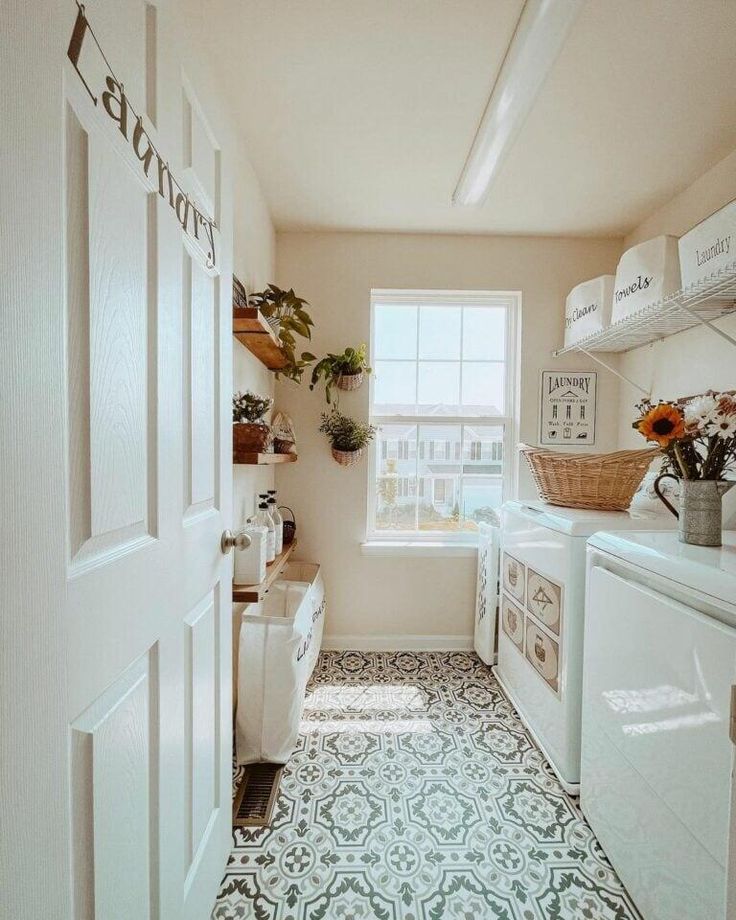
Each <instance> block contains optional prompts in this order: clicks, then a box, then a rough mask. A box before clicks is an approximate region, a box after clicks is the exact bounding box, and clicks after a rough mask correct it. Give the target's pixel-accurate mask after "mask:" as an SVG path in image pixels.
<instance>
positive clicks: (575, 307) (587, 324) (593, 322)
mask: <svg viewBox="0 0 736 920" xmlns="http://www.w3.org/2000/svg"><path fill="white" fill-rule="evenodd" d="M614 280H615V279H614V276H613V275H601V276H600V278H592V279H591V280H590V281H583V283H582V284H578V285H577V287H574V288H573V289H572V290H571V291H570V293H569V294H568V295H567V300H566V301H565V345H572V344H573V343H574V342H579V341H580V339H584V338H585V337H586V336H588V335H592V334H593V333H594V332H600V331H601V330H602V329H606V328H607V327H608V326H610V325H611V303H612V301H613V283H614Z"/></svg>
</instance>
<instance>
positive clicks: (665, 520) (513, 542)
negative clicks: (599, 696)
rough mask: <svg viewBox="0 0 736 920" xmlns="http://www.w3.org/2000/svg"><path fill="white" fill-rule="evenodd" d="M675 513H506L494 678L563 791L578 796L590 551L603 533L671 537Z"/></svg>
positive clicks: (526, 505) (538, 506)
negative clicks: (632, 532) (592, 537)
mask: <svg viewBox="0 0 736 920" xmlns="http://www.w3.org/2000/svg"><path fill="white" fill-rule="evenodd" d="M675 524H676V522H675V519H674V518H672V517H671V515H669V514H662V515H655V514H652V515H650V516H647V517H638V518H633V517H631V516H630V515H629V514H628V513H627V512H615V511H584V510H580V509H577V508H559V507H557V506H555V505H548V504H546V503H545V502H541V501H531V502H519V501H514V502H506V503H505V504H504V506H503V508H502V509H501V549H502V555H501V597H500V625H499V632H498V664H497V666H496V667H495V668H494V671H495V674H496V677H497V678H498V680H499V682H500V684H501V686H502V687H503V689H504V690H505V691H506V693H507V695H508V696H509V698H510V699H511V701H512V702H513V703H514V705H515V706H516V708H517V709H518V711H519V714H520V715H521V717H522V719H523V720H524V723H525V724H526V725H527V727H528V728H529V730H530V731H531V733H532V735H534V738H535V740H536V741H537V743H538V744H539V746H540V748H541V749H542V751H543V752H544V754H545V756H546V757H547V759H548V760H549V762H550V764H551V765H552V768H553V769H554V771H555V773H556V774H557V777H558V779H559V780H560V782H561V783H562V786H563V787H564V789H566V790H567V791H568V792H570V793H577V792H579V790H580V707H581V694H582V674H583V626H584V606H585V544H586V541H587V539H588V537H589V536H590V535H591V534H593V533H595V532H596V531H598V530H671V529H672V528H673V526H674V525H675Z"/></svg>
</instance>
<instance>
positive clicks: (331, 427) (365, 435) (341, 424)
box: [319, 409, 376, 453]
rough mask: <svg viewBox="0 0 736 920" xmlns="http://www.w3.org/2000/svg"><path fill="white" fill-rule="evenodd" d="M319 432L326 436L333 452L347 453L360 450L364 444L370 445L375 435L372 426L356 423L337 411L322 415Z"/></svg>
mask: <svg viewBox="0 0 736 920" xmlns="http://www.w3.org/2000/svg"><path fill="white" fill-rule="evenodd" d="M319 430H320V431H321V432H322V433H323V434H326V435H327V438H328V439H329V442H330V445H331V447H332V448H333V450H341V451H346V452H348V453H352V452H353V451H356V450H362V448H364V447H365V446H366V444H370V442H371V441H372V440H373V438H374V436H375V433H376V428H375V426H374V425H367V424H365V423H364V422H358V421H356V420H355V419H354V418H350V417H349V416H347V415H343V414H342V413H341V412H339V411H338V410H337V409H333V410H332V412H329V413H327V412H323V413H322V423H321V425H320V426H319Z"/></svg>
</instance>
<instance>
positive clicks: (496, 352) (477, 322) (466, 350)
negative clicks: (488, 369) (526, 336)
mask: <svg viewBox="0 0 736 920" xmlns="http://www.w3.org/2000/svg"><path fill="white" fill-rule="evenodd" d="M505 356H506V310H505V309H504V308H503V307H465V310H464V314H463V358H464V359H465V360H466V361H503V360H504V358H505Z"/></svg>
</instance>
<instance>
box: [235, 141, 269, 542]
mask: <svg viewBox="0 0 736 920" xmlns="http://www.w3.org/2000/svg"><path fill="white" fill-rule="evenodd" d="M238 165H239V169H238V172H237V175H236V188H235V201H236V207H235V220H234V223H235V239H234V248H233V261H234V272H235V275H236V276H237V277H238V278H240V280H241V281H242V282H243V284H245V286H246V289H247V290H248V291H255V290H261V289H262V288H263V287H265V285H266V284H268V283H269V282H270V281H273V276H274V258H275V238H274V231H273V225H272V223H271V218H270V216H269V213H268V207H267V205H266V202H265V199H264V198H263V194H262V192H261V189H260V186H259V184H258V179H257V178H256V175H255V173H254V172H253V170H252V169H251V167H250V164H249V163H248V161H247V159H246V158H245V157H244V156H243V157H241V158H240V160H239V164H238ZM233 390H234V391H238V390H253V391H254V392H256V393H260V394H261V395H263V396H273V390H274V378H273V374H272V373H271V372H270V371H268V370H266V368H265V367H264V366H263V365H262V364H261V362H260V361H258V360H257V359H256V358H255V357H254V356H253V355H252V354H251V353H250V352H249V351H248V350H247V349H246V348H245V347H244V346H243V345H241V344H240V343H239V342H237V341H236V340H235V339H233ZM273 481H274V477H273V472H272V467H267V466H266V467H258V466H234V467H233V523H234V524H236V525H237V524H241V523H243V521H244V519H245V518H247V517H250V516H251V515H252V514H253V511H254V496H256V495H257V494H258V493H259V492H265V491H266V490H267V489H272V488H273Z"/></svg>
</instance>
